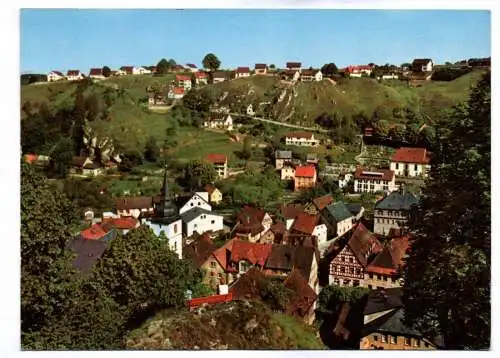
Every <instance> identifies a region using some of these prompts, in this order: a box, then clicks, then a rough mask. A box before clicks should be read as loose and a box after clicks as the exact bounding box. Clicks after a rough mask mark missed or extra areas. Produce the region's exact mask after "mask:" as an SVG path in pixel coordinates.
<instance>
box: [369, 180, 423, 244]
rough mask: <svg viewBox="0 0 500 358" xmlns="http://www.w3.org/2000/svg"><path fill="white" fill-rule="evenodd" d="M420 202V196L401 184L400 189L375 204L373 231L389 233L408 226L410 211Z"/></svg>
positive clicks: (382, 233) (381, 233)
mask: <svg viewBox="0 0 500 358" xmlns="http://www.w3.org/2000/svg"><path fill="white" fill-rule="evenodd" d="M417 204H418V198H417V197H416V196H415V195H413V194H412V193H411V192H409V191H407V190H405V187H404V184H401V186H400V188H399V190H397V191H393V192H392V193H390V194H389V195H387V196H386V197H385V198H383V199H382V200H379V201H378V202H377V203H376V204H375V210H374V211H373V231H374V232H375V234H379V235H389V233H390V231H391V229H396V230H398V229H405V228H406V227H407V226H408V219H409V216H410V211H411V209H412V208H413V206H414V205H417Z"/></svg>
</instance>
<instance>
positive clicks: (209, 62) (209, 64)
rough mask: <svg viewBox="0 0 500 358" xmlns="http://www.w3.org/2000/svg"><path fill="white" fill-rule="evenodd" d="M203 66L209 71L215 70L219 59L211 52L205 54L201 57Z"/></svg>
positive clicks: (218, 65) (217, 67)
mask: <svg viewBox="0 0 500 358" xmlns="http://www.w3.org/2000/svg"><path fill="white" fill-rule="evenodd" d="M202 63H203V67H204V68H207V69H209V70H210V71H215V70H217V69H219V67H220V60H219V59H218V58H217V56H215V55H214V54H213V53H209V54H207V55H206V56H205V57H204V58H203V61H202Z"/></svg>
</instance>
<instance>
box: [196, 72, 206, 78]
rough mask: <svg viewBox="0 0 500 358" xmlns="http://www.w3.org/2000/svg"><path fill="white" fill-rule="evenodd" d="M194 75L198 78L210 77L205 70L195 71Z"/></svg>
mask: <svg viewBox="0 0 500 358" xmlns="http://www.w3.org/2000/svg"><path fill="white" fill-rule="evenodd" d="M194 75H195V76H196V78H207V77H208V74H207V73H206V72H203V71H198V72H195V74H194Z"/></svg>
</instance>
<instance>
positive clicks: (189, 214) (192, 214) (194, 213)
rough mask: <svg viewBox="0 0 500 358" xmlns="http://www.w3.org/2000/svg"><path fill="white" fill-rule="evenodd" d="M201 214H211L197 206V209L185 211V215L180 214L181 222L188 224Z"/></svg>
mask: <svg viewBox="0 0 500 358" xmlns="http://www.w3.org/2000/svg"><path fill="white" fill-rule="evenodd" d="M201 214H212V212H211V211H209V210H206V209H203V208H200V207H199V206H197V207H195V208H193V209H190V210H188V211H186V212H185V213H183V214H181V219H182V221H184V222H186V223H187V222H190V221H192V220H194V219H196V218H197V217H198V216H200V215H201Z"/></svg>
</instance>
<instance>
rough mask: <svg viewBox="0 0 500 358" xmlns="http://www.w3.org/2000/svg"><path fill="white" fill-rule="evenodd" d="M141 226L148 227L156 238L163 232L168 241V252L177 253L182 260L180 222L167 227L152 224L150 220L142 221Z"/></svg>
mask: <svg viewBox="0 0 500 358" xmlns="http://www.w3.org/2000/svg"><path fill="white" fill-rule="evenodd" d="M142 224H144V225H147V226H149V227H150V228H151V229H152V230H153V232H154V233H155V235H156V236H160V233H161V232H163V233H164V234H165V236H166V237H167V239H168V246H169V247H170V250H172V251H174V252H175V253H177V255H178V256H179V258H180V259H182V220H181V219H179V220H176V221H174V222H172V223H171V224H168V225H161V224H157V223H152V222H151V221H150V220H147V219H144V220H143V221H142Z"/></svg>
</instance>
